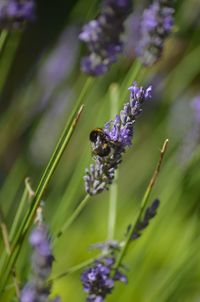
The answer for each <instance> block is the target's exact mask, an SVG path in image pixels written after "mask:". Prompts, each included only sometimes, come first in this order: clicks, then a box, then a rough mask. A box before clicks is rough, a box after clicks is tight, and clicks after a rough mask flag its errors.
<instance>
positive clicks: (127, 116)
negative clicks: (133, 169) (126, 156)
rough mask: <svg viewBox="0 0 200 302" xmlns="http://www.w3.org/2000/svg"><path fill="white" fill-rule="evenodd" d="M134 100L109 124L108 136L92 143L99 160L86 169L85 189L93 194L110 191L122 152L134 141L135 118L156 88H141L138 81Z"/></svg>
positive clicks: (100, 137)
mask: <svg viewBox="0 0 200 302" xmlns="http://www.w3.org/2000/svg"><path fill="white" fill-rule="evenodd" d="M129 91H130V100H129V102H128V103H126V104H125V105H124V107H123V110H121V112H120V114H119V115H116V117H115V119H114V120H111V121H110V122H108V123H106V124H105V127H104V129H103V133H104V134H105V137H103V138H102V136H98V135H97V138H96V140H94V141H93V142H92V147H93V152H94V154H95V163H94V164H92V165H90V168H89V169H86V175H85V176H84V180H85V189H86V192H87V193H88V194H90V195H96V194H98V193H100V192H102V191H104V190H108V188H109V185H110V184H111V183H112V181H113V179H114V175H115V170H116V169H117V167H118V165H119V164H120V163H121V161H122V154H123V153H124V152H125V149H126V148H127V147H129V146H130V145H131V143H132V137H133V130H134V124H135V120H136V118H137V117H138V115H139V114H140V113H141V111H142V104H143V103H144V102H145V101H147V100H149V99H150V98H151V91H152V87H151V86H149V87H148V88H147V89H144V88H143V87H138V85H137V83H136V82H134V83H133V85H132V86H131V87H130V88H129ZM104 145H107V146H108V147H109V149H108V151H109V150H110V151H109V152H108V154H106V155H105V156H102V155H99V153H98V152H97V151H99V150H100V149H101V148H102V146H104Z"/></svg>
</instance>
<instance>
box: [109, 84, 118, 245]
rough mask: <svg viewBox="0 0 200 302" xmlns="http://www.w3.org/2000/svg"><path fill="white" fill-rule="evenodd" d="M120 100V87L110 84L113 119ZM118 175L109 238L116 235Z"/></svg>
mask: <svg viewBox="0 0 200 302" xmlns="http://www.w3.org/2000/svg"><path fill="white" fill-rule="evenodd" d="M118 100H119V87H118V85H117V84H112V85H111V86H110V102H111V110H110V115H111V119H114V117H115V115H116V114H117V111H118V105H117V104H118ZM117 176H118V173H117V172H116V174H115V182H114V183H113V184H112V186H111V188H110V196H109V210H108V240H113V239H114V235H115V225H116V213H117V183H116V181H117Z"/></svg>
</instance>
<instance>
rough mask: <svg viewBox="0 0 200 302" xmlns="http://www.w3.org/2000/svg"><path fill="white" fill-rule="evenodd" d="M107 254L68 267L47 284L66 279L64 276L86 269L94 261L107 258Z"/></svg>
mask: <svg viewBox="0 0 200 302" xmlns="http://www.w3.org/2000/svg"><path fill="white" fill-rule="evenodd" d="M109 254H110V252H106V253H105V254H104V255H102V253H101V254H99V255H98V256H96V257H93V258H90V259H88V260H86V261H83V262H81V263H79V264H77V265H74V266H72V267H70V268H69V269H68V270H66V271H65V272H64V273H61V274H59V275H57V276H55V277H52V278H51V279H50V280H49V282H53V281H55V280H58V279H60V278H63V277H66V276H68V275H70V274H72V273H75V272H77V271H80V270H81V269H83V268H85V267H87V266H88V265H90V264H92V263H94V262H95V261H96V260H100V259H101V258H104V257H105V256H107V255H109Z"/></svg>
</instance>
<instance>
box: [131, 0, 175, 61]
mask: <svg viewBox="0 0 200 302" xmlns="http://www.w3.org/2000/svg"><path fill="white" fill-rule="evenodd" d="M173 14H174V8H173V0H154V2H153V4H151V5H150V6H149V8H147V9H145V10H144V13H143V16H142V20H141V25H140V41H139V45H138V47H137V53H138V55H139V57H140V58H141V61H142V63H143V64H144V65H146V66H151V65H153V64H154V63H155V62H157V61H158V60H159V59H160V57H161V56H162V52H163V46H164V42H165V40H166V38H167V37H168V36H169V35H170V33H171V31H172V27H173V23H174V19H173Z"/></svg>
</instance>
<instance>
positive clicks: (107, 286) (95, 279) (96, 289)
mask: <svg viewBox="0 0 200 302" xmlns="http://www.w3.org/2000/svg"><path fill="white" fill-rule="evenodd" d="M114 263H115V257H114V256H111V257H105V258H102V259H101V260H97V261H95V262H94V263H93V265H92V267H90V268H88V269H86V270H85V271H84V272H83V273H82V276H81V281H82V284H83V289H84V291H85V292H86V293H87V294H88V297H87V301H90V302H103V301H104V300H105V297H106V296H107V295H108V294H110V293H111V292H112V290H113V288H114V283H115V281H121V282H124V283H127V278H126V276H125V275H124V274H122V273H121V272H120V271H117V272H116V273H115V275H114V277H111V274H112V270H113V265H114Z"/></svg>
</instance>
